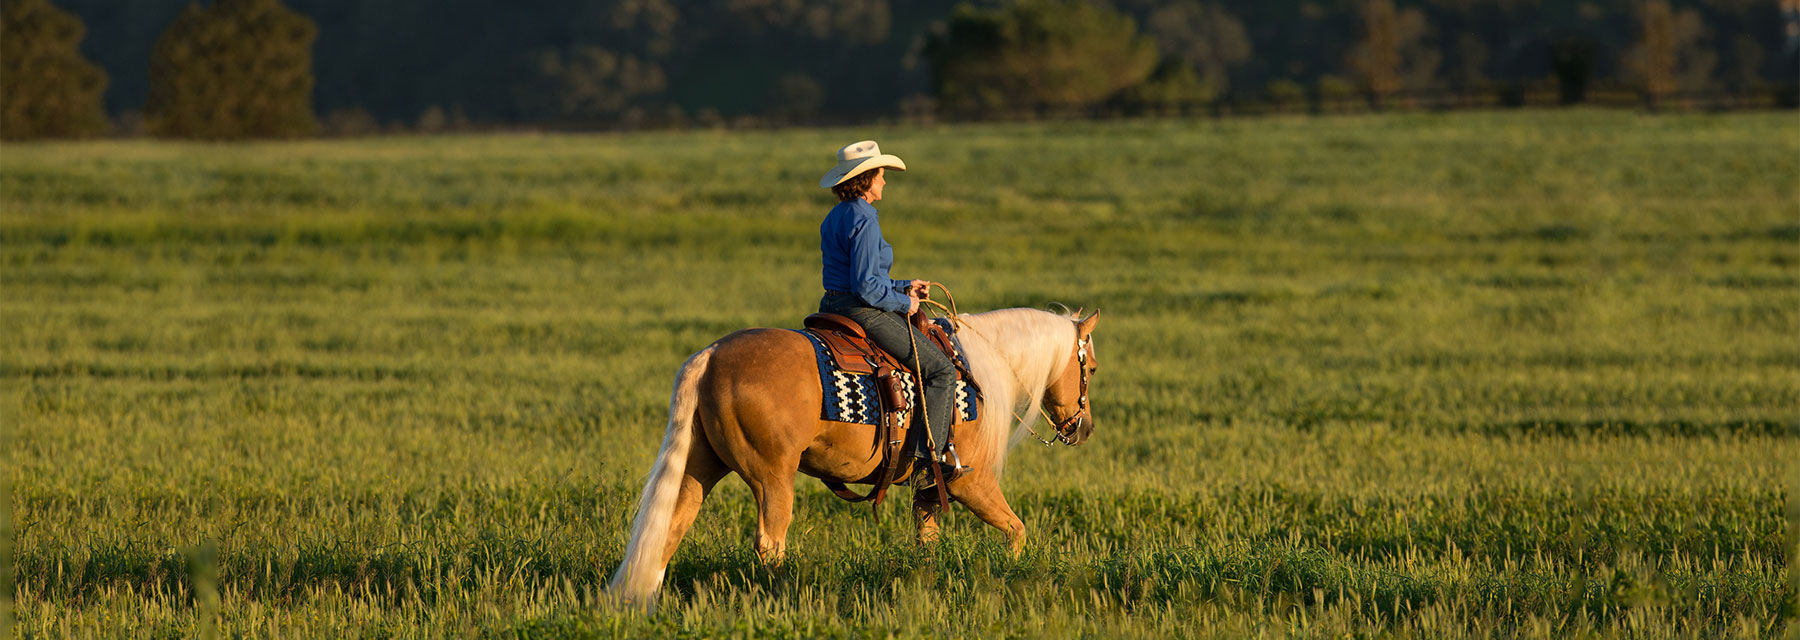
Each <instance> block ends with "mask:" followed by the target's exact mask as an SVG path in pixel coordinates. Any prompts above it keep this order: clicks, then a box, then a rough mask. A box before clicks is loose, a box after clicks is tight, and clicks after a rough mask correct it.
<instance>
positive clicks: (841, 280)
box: [819, 198, 911, 312]
mask: <svg viewBox="0 0 1800 640" xmlns="http://www.w3.org/2000/svg"><path fill="white" fill-rule="evenodd" d="M876 213H877V212H876V211H875V205H872V204H869V201H867V200H863V199H861V198H858V199H855V200H850V201H846V202H839V203H838V204H837V206H835V207H832V208H831V213H828V214H825V222H824V223H822V224H820V225H819V251H820V252H821V253H823V254H824V256H825V289H826V290H827V291H844V292H849V293H854V294H856V295H857V297H859V298H862V301H863V302H864V303H866V304H868V305H869V306H871V307H875V308H877V309H884V310H887V311H900V312H905V311H906V308H907V307H908V306H909V305H910V304H911V301H910V300H908V299H907V297H906V288H907V286H908V285H909V284H910V281H907V280H894V279H892V278H889V277H888V270H890V269H893V268H894V246H893V245H890V244H888V243H887V240H884V239H882V237H881V218H880V217H879V216H877V215H876Z"/></svg>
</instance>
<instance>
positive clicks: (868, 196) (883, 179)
mask: <svg viewBox="0 0 1800 640" xmlns="http://www.w3.org/2000/svg"><path fill="white" fill-rule="evenodd" d="M885 184H887V169H876V170H875V180H874V181H872V182H870V183H869V190H868V191H864V192H863V199H865V200H868V201H869V202H874V201H876V200H880V199H881V187H882V185H885Z"/></svg>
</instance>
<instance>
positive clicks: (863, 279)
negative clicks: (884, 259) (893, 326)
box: [850, 218, 912, 313]
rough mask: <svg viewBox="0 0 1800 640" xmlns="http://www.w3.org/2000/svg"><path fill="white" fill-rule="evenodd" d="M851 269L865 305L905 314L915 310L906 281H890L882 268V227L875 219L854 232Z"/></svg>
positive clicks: (858, 292)
mask: <svg viewBox="0 0 1800 640" xmlns="http://www.w3.org/2000/svg"><path fill="white" fill-rule="evenodd" d="M850 265H851V268H853V269H855V270H856V271H855V273H856V295H857V296H858V297H860V298H862V300H863V302H866V303H868V304H869V306H871V307H875V308H877V309H883V310H886V311H898V312H901V313H905V312H906V309H907V307H909V306H911V304H912V301H911V300H909V299H908V298H907V297H906V294H905V293H904V292H905V291H906V289H905V288H904V287H903V286H901V285H900V283H901V282H902V281H900V280H894V279H892V278H889V277H888V274H887V270H886V269H885V268H883V267H884V265H882V264H881V223H879V222H877V221H876V220H875V219H874V218H867V219H864V220H862V221H860V222H859V223H858V224H857V225H856V228H855V229H853V230H852V231H851V232H850Z"/></svg>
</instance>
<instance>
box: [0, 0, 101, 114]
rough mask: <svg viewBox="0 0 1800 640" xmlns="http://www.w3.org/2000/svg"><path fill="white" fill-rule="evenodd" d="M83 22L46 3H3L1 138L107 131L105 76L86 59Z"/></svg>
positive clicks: (0, 14)
mask: <svg viewBox="0 0 1800 640" xmlns="http://www.w3.org/2000/svg"><path fill="white" fill-rule="evenodd" d="M83 31H84V29H83V27H82V25H81V21H80V20H78V19H76V18H75V16H73V15H71V14H70V13H68V12H67V11H63V10H61V9H58V8H56V7H55V6H54V5H51V4H50V3H49V2H48V1H47V0H7V1H6V3H5V4H4V5H0V137H4V138H5V139H8V140H19V139H25V138H38V137H57V138H79V137H83V136H91V135H96V134H100V133H104V132H106V130H107V128H108V124H107V121H106V112H105V111H103V110H102V109H101V108H100V94H101V93H102V92H103V91H104V90H105V89H106V73H105V72H103V71H101V70H100V68H99V67H96V66H94V65H93V63H90V62H88V61H87V60H85V59H83V58H82V57H81V53H80V52H79V51H77V50H76V45H78V44H80V43H81V36H82V33H83Z"/></svg>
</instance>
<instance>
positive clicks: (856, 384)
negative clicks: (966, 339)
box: [796, 331, 980, 425]
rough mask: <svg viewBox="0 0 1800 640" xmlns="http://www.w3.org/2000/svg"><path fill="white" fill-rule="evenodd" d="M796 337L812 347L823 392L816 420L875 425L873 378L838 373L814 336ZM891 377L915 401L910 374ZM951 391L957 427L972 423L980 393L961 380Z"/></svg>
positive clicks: (876, 409)
mask: <svg viewBox="0 0 1800 640" xmlns="http://www.w3.org/2000/svg"><path fill="white" fill-rule="evenodd" d="M796 333H799V334H800V335H803V336H806V340H807V341H808V342H811V343H812V347H813V360H815V361H816V362H817V364H818V367H819V388H820V389H821V390H823V391H824V392H825V393H824V402H822V403H820V404H822V405H824V406H822V407H820V410H819V417H820V418H821V419H824V420H831V421H835V422H850V423H855V424H867V425H873V424H877V421H879V420H880V419H881V399H880V396H878V395H876V394H877V393H879V392H880V388H879V387H878V386H877V385H878V384H879V383H877V382H876V381H875V376H874V375H872V374H855V373H846V372H844V371H843V370H841V369H838V368H837V366H836V365H834V364H833V363H832V361H831V352H830V349H829V348H827V347H826V346H825V343H824V342H821V341H820V340H819V338H818V336H814V335H813V334H811V333H809V332H806V331H797V332H796ZM953 337H954V336H953ZM957 351H958V352H959V353H958V354H957V357H958V358H959V359H960V358H961V357H962V354H961V353H960V352H961V351H962V345H961V343H957ZM964 362H967V360H964ZM894 375H897V376H899V377H900V385H901V388H902V389H904V390H905V391H906V395H907V397H908V398H913V397H915V395H914V394H916V393H918V391H917V387H916V386H915V385H916V383H915V382H914V379H913V375H912V373H910V372H906V371H896V372H894ZM955 391H956V413H957V416H956V421H957V422H959V423H961V422H968V421H970V420H974V419H975V417H976V416H977V415H978V413H977V411H978V410H979V400H978V398H979V396H980V392H979V391H977V390H976V389H975V387H974V386H973V385H970V384H968V383H967V382H964V381H961V380H958V381H957V383H956V389H955ZM911 417H912V416H911V415H904V416H901V424H908V423H910V422H911Z"/></svg>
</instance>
